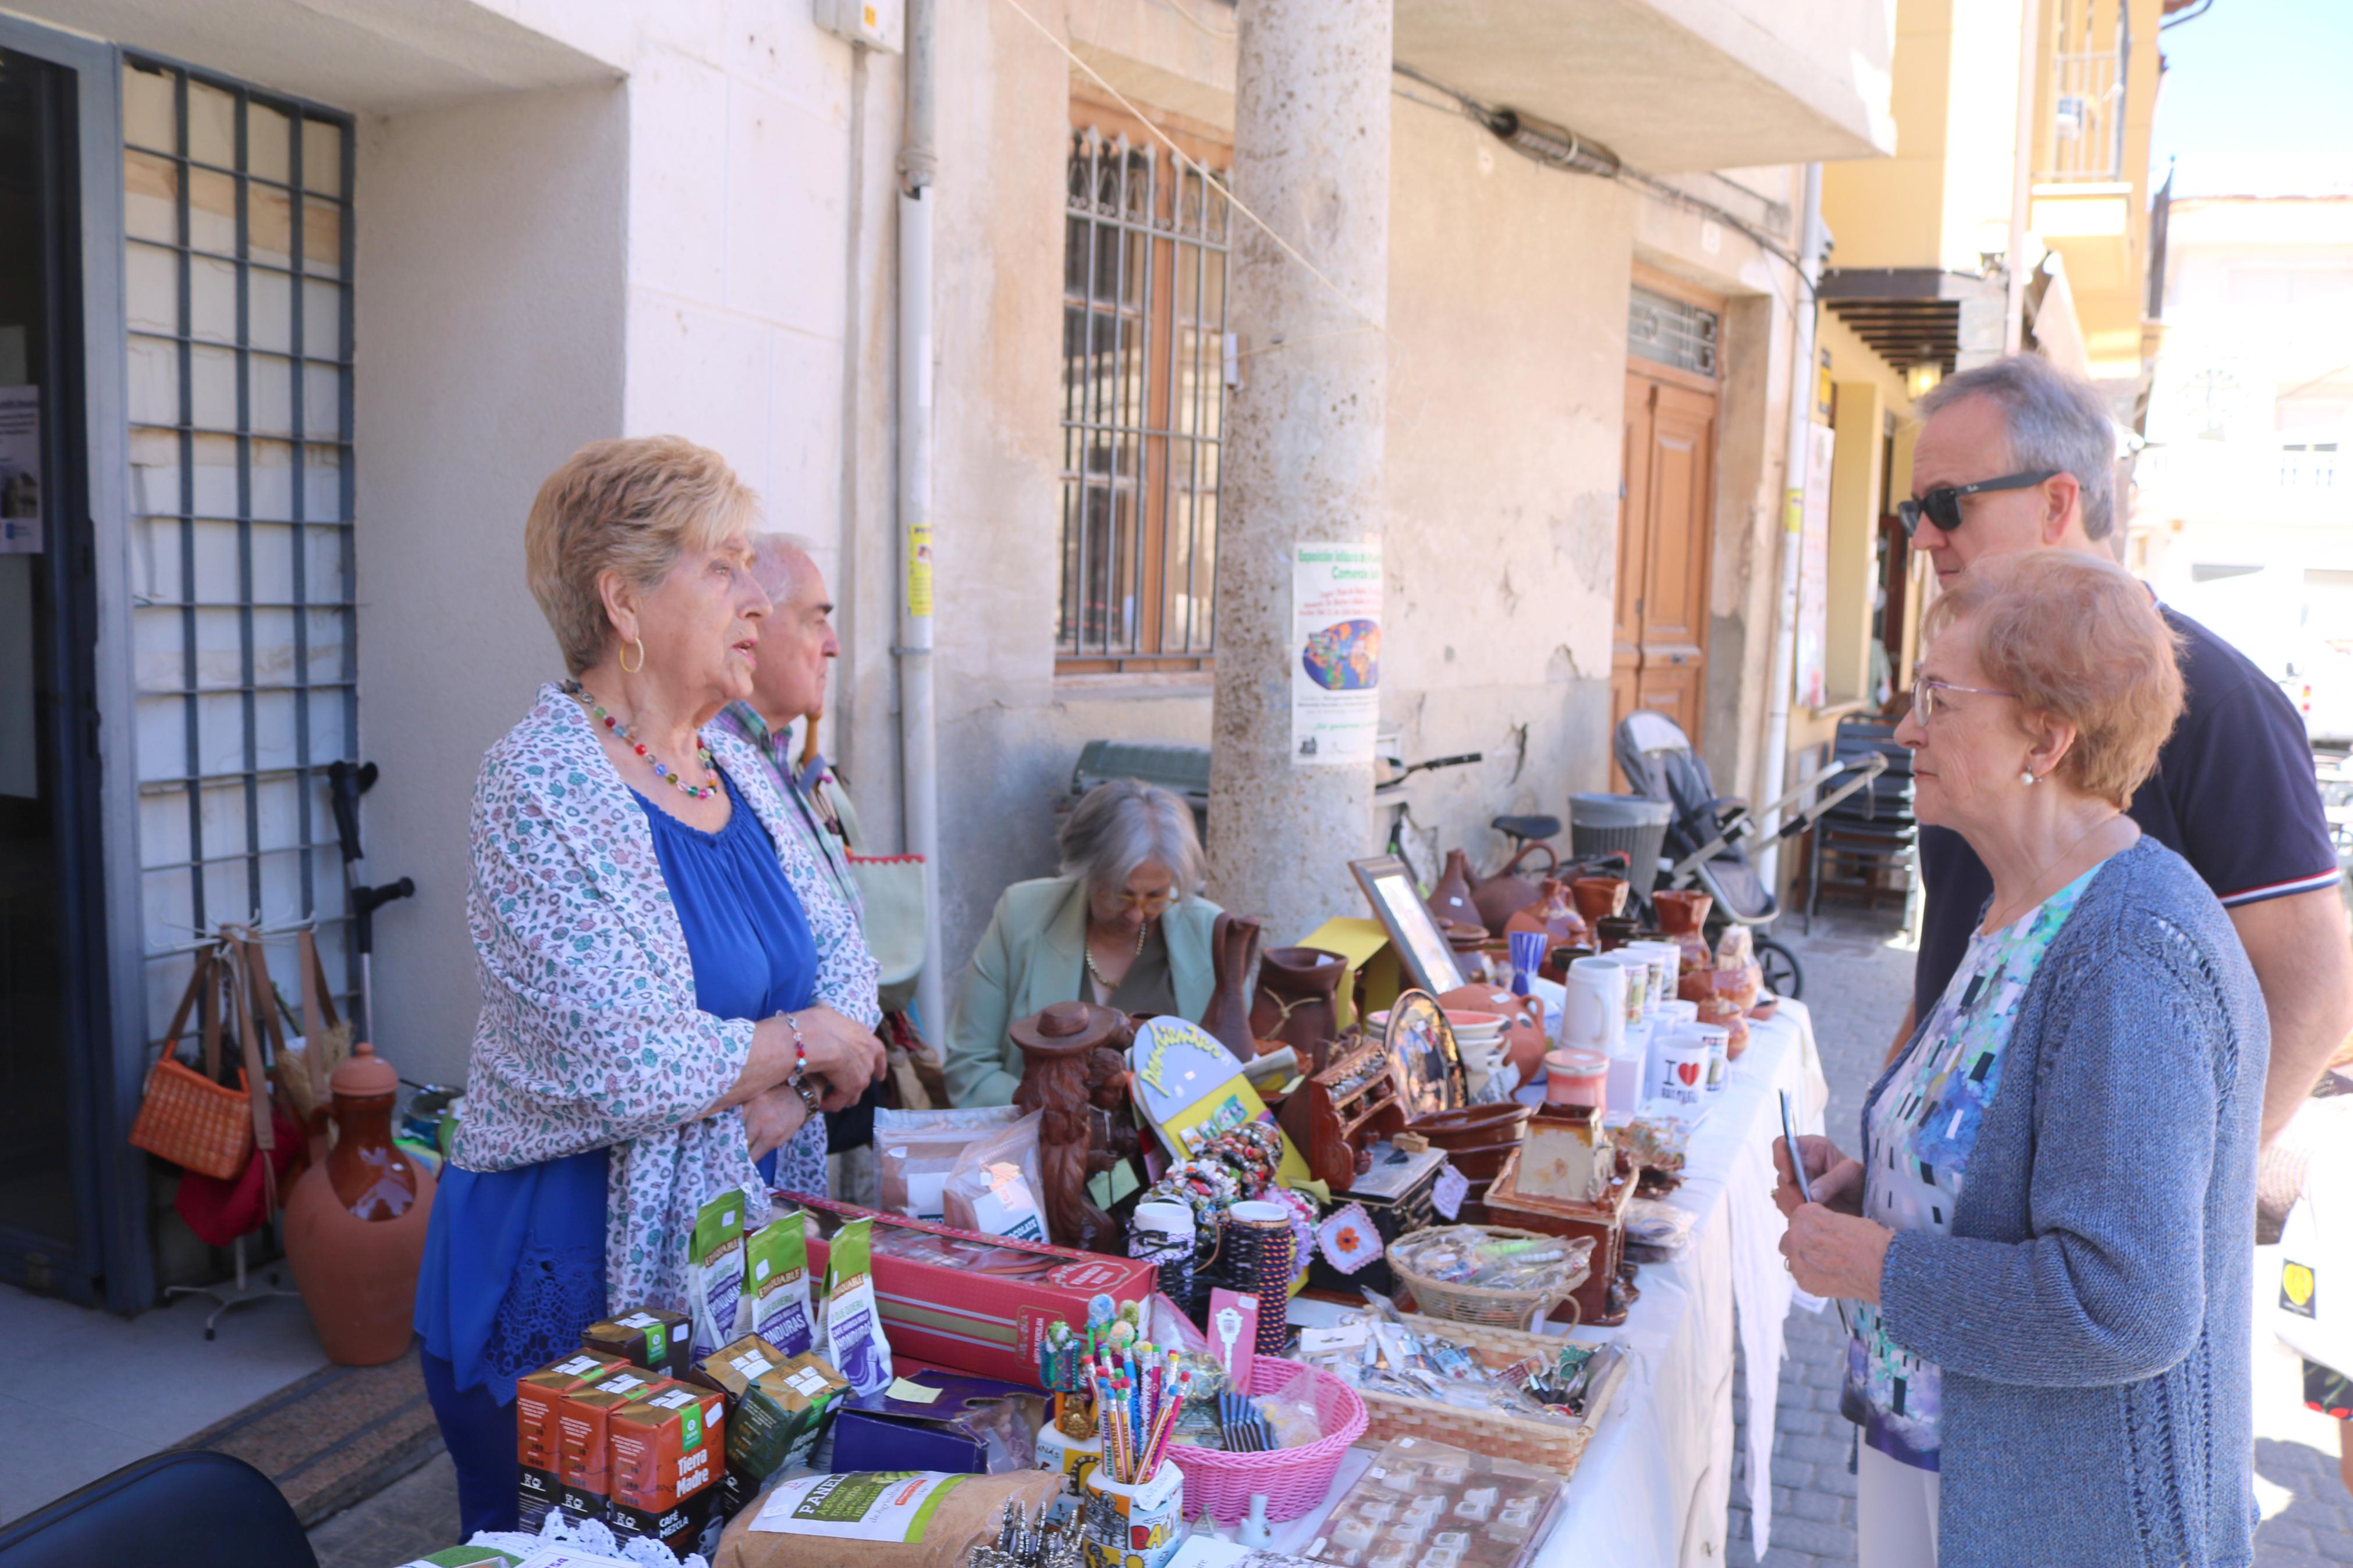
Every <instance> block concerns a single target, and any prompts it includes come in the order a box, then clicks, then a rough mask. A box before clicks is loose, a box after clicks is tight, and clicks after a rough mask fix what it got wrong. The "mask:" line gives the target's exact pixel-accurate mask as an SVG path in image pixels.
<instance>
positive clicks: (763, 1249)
mask: <svg viewBox="0 0 2353 1568" xmlns="http://www.w3.org/2000/svg"><path fill="white" fill-rule="evenodd" d="M803 1224H804V1222H803V1221H802V1218H801V1214H800V1211H799V1210H798V1209H786V1211H785V1212H784V1213H782V1214H780V1215H777V1216H776V1218H775V1219H772V1220H770V1221H769V1222H768V1223H767V1224H765V1225H764V1226H761V1227H760V1228H759V1229H757V1230H755V1231H754V1232H752V1233H751V1234H750V1235H749V1236H747V1237H744V1310H743V1311H742V1312H741V1313H740V1314H739V1315H738V1318H737V1321H738V1322H739V1323H740V1324H741V1325H742V1330H743V1331H744V1332H745V1333H751V1334H757V1335H759V1336H760V1337H761V1338H762V1339H764V1340H765V1341H767V1342H769V1343H770V1344H772V1345H775V1346H776V1348H777V1349H778V1350H781V1351H783V1352H785V1353H786V1355H788V1356H796V1355H798V1354H800V1353H801V1352H803V1351H806V1350H807V1349H808V1348H809V1347H810V1346H811V1345H813V1344H815V1343H816V1342H817V1325H816V1324H815V1323H814V1322H813V1321H810V1318H809V1277H808V1235H807V1231H806V1230H805V1229H804V1228H803Z"/></svg>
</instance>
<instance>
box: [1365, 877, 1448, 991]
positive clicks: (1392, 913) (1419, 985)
mask: <svg viewBox="0 0 2353 1568" xmlns="http://www.w3.org/2000/svg"><path fill="white" fill-rule="evenodd" d="M1348 869H1349V870H1350V871H1352V872H1354V873H1355V874H1356V885H1357V886H1358V887H1359V888H1361V889H1364V893H1365V900H1366V902H1367V903H1369V904H1371V905H1372V906H1373V913H1374V914H1376V915H1377V916H1379V917H1380V922H1381V925H1382V928H1383V929H1384V930H1386V931H1388V933H1389V945H1390V946H1392V947H1394V948H1396V949H1397V955H1398V963H1399V964H1400V965H1402V966H1403V968H1404V970H1405V975H1406V979H1407V981H1408V983H1409V988H1410V989H1412V990H1416V991H1427V992H1429V993H1430V994H1431V995H1432V996H1443V995H1445V994H1447V993H1448V992H1450V991H1453V990H1456V989H1458V988H1460V987H1461V985H1462V984H1463V979H1462V970H1461V966H1460V965H1459V964H1457V963H1455V962H1454V950H1453V949H1452V948H1451V947H1449V946H1447V945H1446V936H1445V933H1444V932H1442V931H1440V930H1439V929H1438V921H1437V918H1436V917H1435V916H1433V915H1432V914H1431V913H1430V906H1429V905H1428V904H1425V903H1423V902H1422V901H1421V891H1420V889H1419V888H1417V887H1416V886H1415V885H1414V880H1413V871H1412V869H1411V868H1409V867H1408V866H1407V865H1406V863H1405V862H1404V861H1403V860H1402V859H1400V858H1398V857H1397V856H1395V855H1373V856H1368V857H1366V858H1364V859H1362V860H1351V861H1349V862H1348Z"/></svg>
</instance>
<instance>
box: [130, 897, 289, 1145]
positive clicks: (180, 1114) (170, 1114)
mask: <svg viewBox="0 0 2353 1568" xmlns="http://www.w3.org/2000/svg"><path fill="white" fill-rule="evenodd" d="M245 980H246V976H245V974H244V973H243V968H242V966H241V965H240V964H239V963H237V959H236V948H235V945H234V944H233V942H230V941H228V940H226V939H225V940H223V941H220V942H216V943H214V944H213V945H212V946H210V947H207V948H206V949H204V950H203V951H202V952H198V953H197V954H196V968H195V973H193V974H191V975H190V976H189V977H188V988H187V990H186V991H185V992H184V993H182V994H181V996H180V1005H179V1006H178V1007H177V1008H176V1009H174V1012H173V1014H172V1026H171V1027H170V1028H169V1029H168V1030H166V1031H165V1032H164V1038H163V1040H162V1041H161V1043H160V1044H159V1046H158V1047H157V1051H156V1056H155V1065H154V1067H153V1068H151V1069H149V1071H148V1074H147V1089H146V1093H145V1095H144V1097H143V1098H142V1100H140V1102H139V1115H138V1118H137V1119H136V1120H135V1121H132V1124H131V1142H132V1144H133V1145H134V1146H135V1147H137V1148H141V1149H144V1150H146V1151H147V1152H149V1153H151V1154H154V1155H157V1156H158V1157H160V1158H162V1159H165V1160H169V1161H170V1162H171V1163H174V1165H178V1166H180V1167H181V1168H183V1169H184V1170H189V1171H194V1172H195V1173H198V1174H199V1175H206V1176H211V1177H214V1178H216V1180H219V1181H224V1182H225V1181H227V1180H229V1179H230V1178H232V1177H234V1176H236V1175H237V1174H238V1173H241V1172H242V1171H244V1169H245V1166H246V1162H247V1161H248V1160H249V1159H251V1158H252V1156H253V1150H254V1146H255V1142H256V1140H257V1137H259V1139H260V1140H262V1141H264V1146H267V1142H269V1141H270V1140H271V1136H272V1135H271V1133H270V1131H269V1120H268V1119H269V1101H268V1100H267V1099H266V1096H267V1093H268V1090H267V1088H266V1087H262V1088H260V1089H259V1094H257V1092H256V1089H257V1086H262V1085H263V1081H264V1080H263V1079H262V1076H261V1051H260V1042H259V1039H258V1038H257V1037H255V1034H254V1030H253V1023H252V1009H251V1007H250V1006H249V1005H248V1002H247V998H246V994H245V992H246V984H245ZM224 990H226V991H227V993H228V994H229V997H230V1000H229V1002H228V1004H227V1005H228V1006H230V1007H234V1009H235V1010H236V1012H237V1019H238V1024H239V1027H238V1029H237V1038H238V1040H239V1042H240V1044H241V1045H242V1046H243V1048H244V1057H245V1066H244V1070H243V1072H242V1073H241V1074H240V1081H239V1083H238V1085H237V1088H235V1089H231V1088H229V1087H227V1085H225V1084H223V1083H222V1082H221V1081H220V1070H221V1061H220V1056H221V1024H222V1016H223V1013H224V1011H225V1010H226V1009H225V1008H224V1006H223V1005H222V999H221V993H222V992H223V991H224ZM191 1010H194V1011H195V1014H196V1018H197V1033H198V1037H199V1039H200V1040H201V1042H202V1046H203V1052H204V1056H203V1061H204V1070H203V1071H202V1072H198V1071H197V1070H195V1068H190V1067H186V1066H184V1065H183V1064H182V1063H181V1062H180V1060H179V1059H178V1058H176V1057H175V1056H174V1054H173V1053H174V1049H175V1047H177V1046H178V1045H179V1041H180V1034H181V1031H182V1030H184V1029H185V1028H186V1027H187V1024H188V1014H189V1012H190V1011H191ZM257 1129H258V1130H259V1131H258V1132H257Z"/></svg>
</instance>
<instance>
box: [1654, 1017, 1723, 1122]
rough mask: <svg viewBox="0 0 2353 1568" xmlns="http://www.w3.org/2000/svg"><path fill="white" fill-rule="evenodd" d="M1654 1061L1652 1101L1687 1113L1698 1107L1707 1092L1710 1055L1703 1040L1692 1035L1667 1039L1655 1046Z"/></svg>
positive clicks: (1673, 1035) (1668, 1036) (1657, 1040)
mask: <svg viewBox="0 0 2353 1568" xmlns="http://www.w3.org/2000/svg"><path fill="white" fill-rule="evenodd" d="M1708 1060H1709V1051H1708V1045H1707V1042H1706V1041H1705V1040H1704V1039H1702V1038H1700V1037H1698V1036H1696V1035H1691V1034H1672V1035H1665V1036H1663V1037H1659V1038H1657V1039H1656V1040H1655V1041H1654V1042H1653V1044H1652V1046H1651V1062H1652V1064H1653V1067H1654V1069H1655V1070H1654V1074H1653V1076H1652V1078H1651V1098H1652V1099H1655V1100H1669V1101H1671V1102H1672V1103H1673V1104H1675V1105H1677V1106H1679V1107H1683V1108H1685V1109H1690V1108H1694V1107H1696V1106H1697V1105H1698V1104H1699V1101H1700V1097H1701V1096H1702V1095H1704V1094H1705V1093H1706V1092H1707V1068H1708Z"/></svg>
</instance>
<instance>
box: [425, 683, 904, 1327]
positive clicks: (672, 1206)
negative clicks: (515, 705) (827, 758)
mask: <svg viewBox="0 0 2353 1568" xmlns="http://www.w3.org/2000/svg"><path fill="white" fill-rule="evenodd" d="M702 740H703V743H704V744H706V745H708V746H709V747H710V748H711V752H712V756H713V757H714V758H715V759H716V760H717V761H718V762H719V763H720V765H721V766H723V768H725V769H726V771H727V773H728V776H729V777H731V778H733V780H734V781H735V784H736V788H737V790H738V792H739V793H740V794H741V795H742V796H743V798H744V800H745V802H747V803H748V804H749V805H751V807H752V809H753V811H754V814H756V815H757V816H758V817H759V819H760V823H761V825H762V826H764V827H765V828H766V829H767V832H768V837H769V839H770V841H771V842H773V843H774V844H775V845H776V851H777V857H778V858H779V859H780V860H781V861H782V863H783V865H784V868H785V874H786V877H788V878H789V879H791V881H792V884H793V890H794V891H795V892H796V893H797V894H798V895H799V898H800V901H801V907H802V909H803V910H805V911H806V913H807V916H808V923H809V931H810V933H811V935H812V936H813V937H814V938H815V940H816V943H817V954H818V981H817V994H818V1000H819V1001H820V1002H823V1003H825V1004H826V1005H828V1006H830V1007H832V1008H833V1009H834V1010H835V1011H836V1012H838V1013H840V1014H841V1015H842V1016H845V1017H849V1018H852V1019H855V1020H856V1021H857V1022H859V1023H860V1024H863V1025H865V1026H868V1027H870V1028H871V1027H872V1026H874V1025H875V1024H876V1023H877V1022H879V1021H880V1014H879V1011H878V1009H877V1007H876V1005H875V976H876V973H877V972H876V966H875V963H874V960H873V958H872V956H871V954H869V953H868V952H867V951H866V943H865V942H864V941H863V939H862V938H860V935H859V929H858V921H857V917H856V916H855V915H854V914H853V913H852V912H851V911H850V910H849V908H848V907H847V906H846V905H844V904H843V902H842V901H841V900H840V898H839V896H838V895H837V894H836V893H835V891H834V889H833V886H832V879H831V878H830V877H828V875H827V874H826V873H825V871H824V869H823V868H820V867H819V866H818V863H817V862H816V860H815V859H814V858H812V857H811V856H810V855H809V853H808V851H807V849H806V848H805V847H803V841H802V839H801V837H800V836H799V834H798V833H797V832H796V831H795V830H794V827H795V825H794V824H793V823H792V821H791V815H790V814H791V807H790V806H788V805H786V803H785V801H784V800H783V799H782V797H781V796H779V795H778V794H777V792H776V788H775V786H774V785H773V784H771V783H770V782H769V776H768V773H767V770H766V769H765V767H763V766H761V765H760V763H759V760H758V759H757V758H756V757H755V756H754V754H753V753H752V752H751V750H750V749H749V748H748V747H746V746H745V745H744V743H743V742H742V741H740V740H738V739H737V738H736V737H735V736H734V735H733V734H730V733H727V732H725V731H720V730H717V729H715V728H713V729H706V730H705V731H704V732H703V735H702ZM466 919H467V924H468V926H469V927H470V929H471V931H472V933H473V938H474V952H475V958H476V962H477V964H478V966H479V968H480V974H481V983H482V1011H481V1016H480V1020H479V1021H478V1022H477V1023H476V1025H475V1026H474V1045H473V1059H472V1064H471V1066H470V1068H469V1070H468V1073H467V1079H466V1115H465V1118H464V1120H463V1121H461V1123H460V1124H459V1134H458V1142H457V1146H456V1148H455V1150H454V1151H453V1157H454V1158H455V1160H456V1161H457V1163H459V1165H462V1166H465V1167H467V1168H468V1169H470V1170H476V1171H502V1170H511V1169H513V1168H514V1167H516V1166H520V1165H527V1164H532V1163H536V1162H538V1161H542V1160H555V1159H561V1158H564V1157H565V1156H566V1155H571V1154H578V1153H582V1152H586V1151H587V1150H590V1149H597V1148H609V1149H610V1150H611V1151H612V1152H611V1156H610V1164H609V1167H608V1175H607V1194H608V1195H607V1214H606V1228H605V1268H606V1285H607V1292H608V1295H609V1299H610V1300H614V1301H617V1302H627V1303H639V1302H642V1303H649V1304H655V1305H670V1306H677V1305H681V1304H682V1303H683V1302H684V1300H685V1297H686V1284H685V1255H686V1238H687V1236H688V1233H689V1232H690V1231H691V1229H692V1228H693V1223H694V1211H695V1209H696V1208H697V1207H698V1206H699V1205H702V1203H703V1202H704V1201H705V1200H706V1199H708V1198H710V1197H711V1196H712V1194H715V1193H717V1192H719V1191H720V1190H722V1189H723V1188H725V1187H731V1186H733V1187H740V1188H742V1189H743V1191H744V1194H746V1210H747V1212H746V1219H747V1222H749V1221H750V1220H753V1219H754V1218H761V1219H764V1218H765V1215H766V1212H767V1193H766V1188H765V1184H763V1183H762V1182H761V1181H760V1179H759V1174H758V1173H757V1172H756V1171H754V1169H753V1165H752V1155H751V1149H750V1145H749V1144H748V1142H746V1141H745V1138H744V1119H743V1117H742V1115H741V1113H740V1112H737V1111H734V1110H728V1111H723V1112H721V1113H720V1114H718V1115H716V1116H707V1117H706V1116H702V1115H701V1112H702V1108H703V1107H705V1106H707V1105H709V1104H710V1103H711V1102H712V1100H717V1099H718V1098H719V1097H720V1096H721V1095H722V1094H724V1093H725V1092H726V1091H727V1090H728V1089H730V1088H731V1087H733V1084H734V1082H735V1080H736V1079H737V1078H738V1077H740V1076H741V1075H742V1073H743V1070H744V1062H745V1061H746V1060H747V1059H748V1058H749V1056H750V1053H751V1048H752V1032H753V1029H754V1025H753V1024H752V1023H751V1022H749V1021H745V1020H723V1019H720V1018H716V1017H714V1016H712V1015H710V1014H708V1013H703V1012H700V1011H698V1010H697V1009H696V1007H695V1004H694V969H693V963H692V961H691V958H690V957H689V955H688V952H687V947H686V935H685V931H683V929H682V928H681V926H680V924H679V919H678V914H677V911H676V910H674V909H672V907H671V905H670V890H669V886H668V884H667V882H666V881H665V880H664V879H663V877H662V870H661V863H660V860H659V858H658V857H657V855H656V853H655V849H654V841H653V832H652V829H651V827H650V826H649V825H648V823H647V821H646V816H645V813H644V811H643V810H642V809H641V808H640V807H639V806H638V804H637V803H636V801H634V800H633V799H631V798H630V795H629V789H628V785H627V784H624V783H622V782H621V777H620V774H619V773H617V772H615V771H614V768H613V765H612V763H611V762H610V760H609V759H607V756H606V755H605V752H604V748H603V747H602V746H600V745H599V744H598V743H597V742H596V735H595V733H594V732H593V731H591V730H590V728H589V721H588V716H587V715H586V713H585V712H583V711H582V710H581V709H580V707H579V705H578V704H577V703H575V702H574V701H573V700H571V699H570V698H568V697H566V696H565V694H564V692H563V690H562V689H560V688H558V687H555V686H543V687H542V688H540V691H539V698H538V700H537V701H536V702H535V703H534V704H533V707H532V710H531V712H530V713H529V714H528V715H527V716H526V717H525V718H524V719H523V721H522V722H521V723H519V724H517V725H516V726H515V727H514V728H513V729H512V730H510V731H508V732H507V733H506V735H505V737H504V738H503V739H501V741H500V742H498V743H497V744H496V745H494V746H492V747H491V750H490V752H488V754H486V755H485V756H484V757H483V759H482V770H481V773H480V775H479V776H478V777H477V778H476V780H475V783H474V810H473V876H472V879H471V882H470V887H469V888H468V890H467V897H466Z"/></svg>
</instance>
